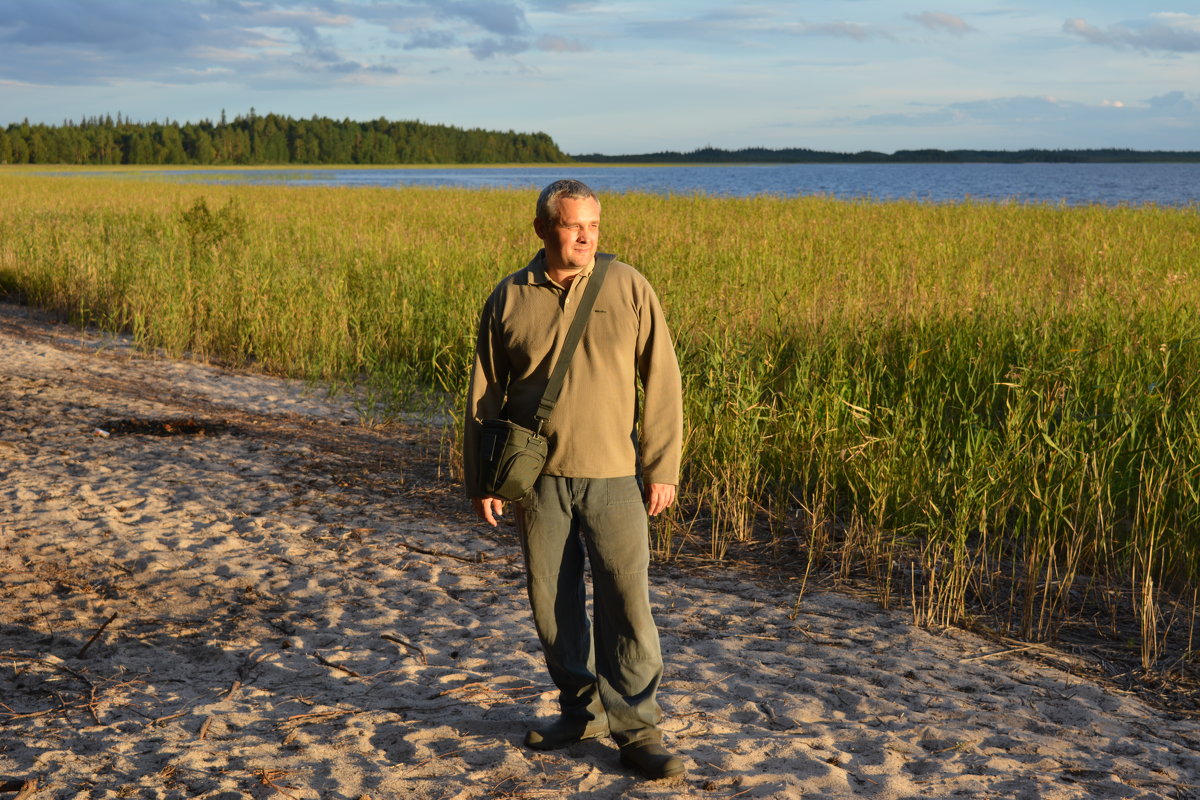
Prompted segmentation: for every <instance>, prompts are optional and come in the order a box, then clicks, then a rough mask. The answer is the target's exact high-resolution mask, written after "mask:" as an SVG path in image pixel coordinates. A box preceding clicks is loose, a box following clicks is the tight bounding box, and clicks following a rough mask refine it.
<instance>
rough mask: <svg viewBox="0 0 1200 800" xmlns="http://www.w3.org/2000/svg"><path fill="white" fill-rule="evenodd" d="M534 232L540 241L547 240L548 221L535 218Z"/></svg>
mask: <svg viewBox="0 0 1200 800" xmlns="http://www.w3.org/2000/svg"><path fill="white" fill-rule="evenodd" d="M533 232H534V233H536V234H537V237H538V238H539V239H545V238H546V221H545V220H543V219H540V218H538V217H534V218H533Z"/></svg>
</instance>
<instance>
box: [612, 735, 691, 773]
mask: <svg viewBox="0 0 1200 800" xmlns="http://www.w3.org/2000/svg"><path fill="white" fill-rule="evenodd" d="M621 763H622V764H623V765H625V766H626V767H629V768H631V769H635V770H637V771H638V772H640V773H642V775H644V776H646V777H647V778H649V779H651V780H660V779H662V778H673V777H675V776H676V775H682V774H683V759H681V758H680V757H679V756H675V755H671V753H669V752H667V749H666V748H665V747H663V746H662V745H661V744H660V743H659V742H656V741H653V740H651V741H648V742H635V743H634V744H628V745H625V746H624V747H622V748H621Z"/></svg>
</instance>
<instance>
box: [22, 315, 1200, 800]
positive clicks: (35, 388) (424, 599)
mask: <svg viewBox="0 0 1200 800" xmlns="http://www.w3.org/2000/svg"><path fill="white" fill-rule="evenodd" d="M356 420H357V417H356V413H355V410H354V408H353V407H352V405H351V404H350V403H348V402H345V401H339V400H331V399H329V398H326V397H323V396H321V395H320V394H314V393H313V392H312V391H310V390H308V389H307V388H306V387H305V386H304V385H303V384H299V383H296V382H289V381H283V380H278V379H274V378H269V377H264V376H260V375H254V374H250V373H245V372H237V371H229V370H223V369H220V368H217V367H213V366H208V365H203V364H198V363H193V362H188V361H175V360H167V359H156V358H149V357H144V356H141V355H138V354H136V353H134V352H133V351H132V350H131V349H130V348H129V347H128V345H127V343H126V342H124V341H123V340H121V339H119V338H113V337H99V336H94V335H91V334H82V333H80V332H78V331H76V330H73V329H69V328H65V327H59V326H55V325H51V324H48V323H46V322H45V321H43V320H41V319H40V318H39V317H38V316H37V315H36V314H33V313H31V312H28V311H26V310H24V309H19V308H16V307H13V306H7V305H0V508H2V509H3V511H2V512H0V786H4V785H7V786H8V788H9V789H11V790H13V791H15V790H16V787H19V786H21V785H23V784H24V785H27V786H28V787H29V789H28V790H27V791H26V796H31V797H45V798H49V797H54V798H120V797H137V798H193V797H206V798H238V797H245V796H251V797H292V798H375V799H376V800H378V798H393V797H396V798H400V797H403V798H409V797H412V798H430V799H432V798H491V797H496V798H500V797H513V798H516V797H522V798H558V797H569V798H617V797H629V798H656V797H659V798H733V797H739V798H800V797H806V798H814V797H820V798H852V797H873V798H881V799H885V798H886V799H890V798H923V797H952V796H962V797H973V798H982V797H996V798H1050V799H1053V800H1065V799H1066V798H1198V797H1200V725H1198V724H1197V723H1196V721H1194V720H1186V719H1184V720H1180V719H1173V718H1171V717H1170V716H1169V715H1166V714H1163V713H1161V712H1159V711H1156V710H1154V709H1151V708H1149V707H1147V706H1146V705H1145V704H1143V703H1142V702H1140V701H1138V700H1137V699H1136V698H1133V697H1131V696H1128V695H1123V694H1118V693H1114V692H1112V691H1109V690H1106V689H1105V688H1103V687H1101V686H1099V685H1096V684H1093V683H1091V682H1089V681H1087V680H1085V679H1082V678H1079V677H1075V676H1072V675H1070V674H1068V673H1065V672H1061V671H1058V670H1056V669H1052V668H1048V667H1045V666H1039V665H1036V664H1031V663H1029V662H1027V661H1024V660H1021V659H1020V658H1019V657H1018V656H1017V655H1016V654H1013V653H1004V652H999V651H1000V650H1002V648H997V646H996V645H995V644H994V643H990V642H987V641H985V640H983V639H980V638H978V637H975V636H973V635H970V634H967V633H963V632H957V631H956V632H946V633H941V634H934V633H930V632H927V631H924V630H921V629H919V628H915V627H913V626H912V625H910V624H908V622H907V620H906V618H905V617H904V615H902V614H899V613H896V612H885V611H881V610H879V609H878V608H875V607H873V606H871V605H868V604H865V603H862V602H859V601H856V600H853V599H850V598H847V597H844V596H841V595H837V594H822V595H818V596H814V597H809V598H806V599H805V601H804V602H803V603H802V604H801V606H800V608H799V613H797V614H795V615H794V618H793V615H792V611H793V603H794V600H795V598H794V596H793V595H791V594H789V593H787V592H785V591H784V590H782V589H779V588H774V587H772V586H769V585H761V584H758V583H754V582H750V581H747V580H745V579H743V578H740V577H736V576H732V575H725V576H722V575H721V574H708V575H704V576H694V575H687V574H684V573H681V572H680V571H678V570H673V569H670V568H667V567H661V566H660V567H658V568H657V569H656V572H655V574H654V576H653V578H652V581H653V599H654V601H655V604H656V606H657V608H658V619H659V623H660V627H661V629H662V633H663V648H664V652H665V653H666V656H667V661H668V664H667V669H668V672H667V678H666V683H665V685H664V687H663V692H662V702H663V706H664V709H665V710H666V713H667V720H666V724H665V728H666V731H667V735H668V739H669V743H670V745H671V746H672V747H673V748H674V749H676V750H677V751H678V752H680V753H681V754H682V755H684V756H685V758H686V760H687V762H688V772H687V774H686V776H685V777H684V778H680V779H674V780H671V781H665V782H658V783H654V782H645V781H641V780H639V779H638V778H636V777H635V776H634V775H632V774H631V773H629V772H628V771H626V770H624V769H623V768H621V767H620V766H619V765H618V763H617V758H616V752H615V750H614V749H613V747H612V746H611V743H607V742H603V741H591V742H587V743H583V744H579V745H576V746H573V747H571V748H568V749H566V750H563V751H559V752H555V753H535V752H533V751H529V750H526V749H524V748H523V747H522V745H521V737H522V735H523V732H524V729H525V725H526V723H527V722H528V721H529V720H530V719H532V718H534V717H537V716H549V715H551V714H553V712H554V702H553V699H554V692H553V689H552V687H551V686H550V685H549V683H548V681H547V679H546V676H545V672H544V669H543V667H542V663H541V657H540V654H539V652H538V647H537V641H536V639H535V637H534V635H533V632H532V628H531V625H530V622H529V619H528V611H527V608H526V602H525V597H524V588H523V579H522V572H521V565H520V554H519V548H518V547H517V544H516V542H515V540H514V539H513V535H512V533H511V530H507V531H504V530H502V531H501V532H499V533H493V532H492V531H489V530H486V529H484V528H483V527H481V526H477V525H475V524H473V523H472V522H471V521H470V520H469V519H468V518H467V517H466V515H465V514H464V513H463V509H462V503H461V501H460V500H459V499H458V497H457V494H456V493H455V492H453V491H452V490H450V489H448V488H447V487H446V486H445V485H444V483H441V482H439V481H438V480H437V479H436V469H437V466H436V457H435V456H436V453H434V452H432V451H434V450H436V448H437V441H438V440H437V436H436V433H432V432H430V431H429V430H427V429H422V428H420V427H412V428H406V427H402V426H389V427H387V428H386V429H368V428H363V427H361V426H359V425H358V424H357V422H356ZM6 781H7V784H6ZM34 782H36V788H34ZM0 796H2V795H0Z"/></svg>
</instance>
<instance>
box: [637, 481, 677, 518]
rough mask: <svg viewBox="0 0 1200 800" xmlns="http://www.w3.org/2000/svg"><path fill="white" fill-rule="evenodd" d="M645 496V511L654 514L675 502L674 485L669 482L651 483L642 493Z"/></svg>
mask: <svg viewBox="0 0 1200 800" xmlns="http://www.w3.org/2000/svg"><path fill="white" fill-rule="evenodd" d="M643 496H644V497H645V498H646V513H647V514H649V515H650V516H652V517H653V516H656V515H658V514H661V513H662V512H664V511H666V510H667V509H668V508H670V507H671V506H672V505H674V504H675V486H674V484H670V483H651V484H648V485H647V486H646V491H645V492H644V493H643Z"/></svg>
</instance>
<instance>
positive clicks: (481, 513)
mask: <svg viewBox="0 0 1200 800" xmlns="http://www.w3.org/2000/svg"><path fill="white" fill-rule="evenodd" d="M471 506H472V507H473V508H474V509H475V515H476V516H478V517H479V518H480V519H481V520H483V521H484V522H486V523H487V524H488V525H491V526H492V527H493V528H494V527H496V517H500V516H503V515H504V501H503V500H501V499H500V498H499V497H472V498H471Z"/></svg>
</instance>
